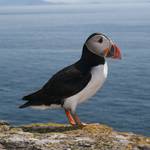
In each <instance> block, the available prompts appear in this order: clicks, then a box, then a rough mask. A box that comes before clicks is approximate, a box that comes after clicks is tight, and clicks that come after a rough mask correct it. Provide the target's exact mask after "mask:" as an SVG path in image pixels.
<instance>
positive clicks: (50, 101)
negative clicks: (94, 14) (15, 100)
mask: <svg viewBox="0 0 150 150" xmlns="http://www.w3.org/2000/svg"><path fill="white" fill-rule="evenodd" d="M106 58H113V59H121V50H120V48H119V47H118V46H117V45H116V44H115V43H114V42H113V41H112V40H111V39H110V38H109V37H108V36H106V35H105V34H103V33H93V34H91V35H90V36H89V37H88V38H87V39H86V41H85V43H84V45H83V49H82V55H81V57H80V59H79V60H78V61H76V62H75V63H73V64H72V65H69V66H67V67H65V68H63V69H62V70H60V71H58V72H57V73H56V74H54V75H53V76H52V77H51V78H50V79H49V80H48V82H47V83H46V84H45V85H44V86H42V88H40V89H39V90H38V91H36V92H34V93H31V94H29V95H27V96H24V97H23V98H22V99H23V100H25V101H26V103H24V104H23V105H21V106H19V108H26V107H32V108H39V109H47V108H58V107H59V108H63V109H64V111H65V114H66V116H67V118H68V121H69V123H70V124H71V125H72V126H73V127H75V126H84V123H82V122H81V120H80V118H79V117H78V115H77V113H76V108H77V106H78V105H79V104H81V103H83V102H85V101H87V100H88V99H89V98H91V97H92V96H93V95H94V94H96V92H97V91H98V90H99V89H101V87H102V86H103V84H104V82H105V80H106V78H107V74H108V66H107V62H106Z"/></svg>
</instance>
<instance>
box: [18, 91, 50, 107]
mask: <svg viewBox="0 0 150 150" xmlns="http://www.w3.org/2000/svg"><path fill="white" fill-rule="evenodd" d="M22 99H23V100H26V101H27V102H26V103H25V104H23V105H21V106H19V108H25V107H29V106H32V105H39V103H40V102H41V101H40V100H44V99H47V97H46V95H45V94H44V93H43V92H42V90H39V91H37V92H35V93H32V94H29V95H27V96H24V97H23V98H22Z"/></svg>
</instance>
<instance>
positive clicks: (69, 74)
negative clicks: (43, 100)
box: [43, 65, 91, 99]
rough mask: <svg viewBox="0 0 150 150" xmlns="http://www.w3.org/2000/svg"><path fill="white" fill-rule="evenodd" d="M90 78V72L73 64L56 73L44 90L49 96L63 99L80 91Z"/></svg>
mask: <svg viewBox="0 0 150 150" xmlns="http://www.w3.org/2000/svg"><path fill="white" fill-rule="evenodd" d="M90 79H91V73H90V72H82V71H81V70H79V69H77V67H76V66H75V65H71V66H69V67H67V68H65V69H63V70H61V71H59V72H58V73H56V74H55V75H54V76H53V77H52V78H51V79H50V80H49V81H48V82H47V83H46V84H45V86H44V87H43V90H44V92H45V93H46V94H47V95H49V96H54V97H58V98H60V99H63V98H67V97H70V96H72V95H74V94H76V93H78V92H80V91H81V90H82V89H83V88H84V87H85V86H86V85H87V84H88V82H89V81H90Z"/></svg>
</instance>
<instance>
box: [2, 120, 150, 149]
mask: <svg viewBox="0 0 150 150" xmlns="http://www.w3.org/2000/svg"><path fill="white" fill-rule="evenodd" d="M56 149H57V150H150V138H148V137H144V136H140V135H136V134H133V133H121V132H116V131H113V129H112V128H110V127H108V126H106V125H101V124H89V125H86V126H85V127H83V128H73V127H71V126H69V125H64V124H53V123H47V124H31V125H25V126H20V127H12V126H10V125H9V124H8V123H6V122H3V123H1V122H0V150H56Z"/></svg>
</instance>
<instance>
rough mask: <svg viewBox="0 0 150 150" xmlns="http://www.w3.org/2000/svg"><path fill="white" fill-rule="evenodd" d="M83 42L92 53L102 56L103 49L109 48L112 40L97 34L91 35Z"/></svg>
mask: <svg viewBox="0 0 150 150" xmlns="http://www.w3.org/2000/svg"><path fill="white" fill-rule="evenodd" d="M85 44H86V46H87V48H88V49H89V50H90V51H91V52H93V53H94V54H96V55H99V56H104V51H105V50H106V49H110V48H111V46H112V41H111V40H110V39H108V38H107V37H105V36H104V35H102V34H99V35H95V36H93V37H91V38H90V39H89V40H88V41H86V43H85Z"/></svg>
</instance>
